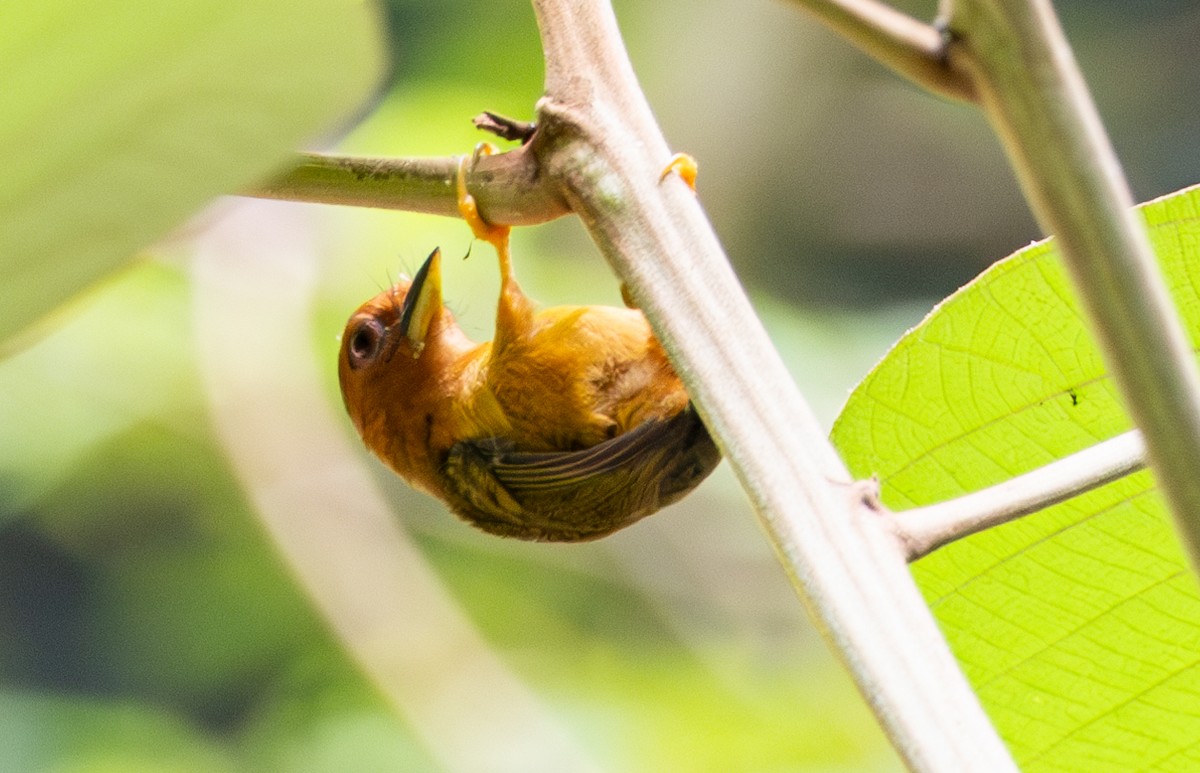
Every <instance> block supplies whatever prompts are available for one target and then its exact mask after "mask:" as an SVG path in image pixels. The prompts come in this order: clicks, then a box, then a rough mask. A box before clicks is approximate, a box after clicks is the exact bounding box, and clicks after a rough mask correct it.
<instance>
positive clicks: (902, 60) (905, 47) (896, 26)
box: [792, 0, 976, 102]
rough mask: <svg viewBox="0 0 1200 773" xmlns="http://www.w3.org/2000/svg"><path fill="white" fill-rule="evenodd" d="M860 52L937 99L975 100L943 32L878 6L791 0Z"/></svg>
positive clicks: (865, 0)
mask: <svg viewBox="0 0 1200 773" xmlns="http://www.w3.org/2000/svg"><path fill="white" fill-rule="evenodd" d="M792 1H793V2H794V3H795V4H796V5H798V6H800V7H801V8H803V9H804V10H805V11H808V12H809V13H810V14H812V15H813V16H814V17H815V18H816V19H817V20H818V21H820V22H822V23H823V24H825V25H826V26H827V27H829V28H830V29H832V30H833V31H834V32H837V33H838V34H840V35H841V36H842V37H844V38H846V40H848V41H849V42H850V43H852V44H854V45H855V46H857V47H858V48H859V49H860V50H861V51H863V52H864V53H866V54H868V55H870V56H871V57H873V58H874V59H875V60H876V61H878V62H879V63H881V64H884V65H886V66H888V67H890V68H892V69H893V70H895V71H896V72H897V73H899V74H900V75H903V76H904V77H905V78H908V79H909V80H911V81H913V82H914V83H916V84H918V85H920V86H924V87H925V88H926V89H928V90H929V91H932V92H934V93H935V94H941V95H942V96H945V97H950V98H951V99H961V100H963V101H965V102H974V101H975V100H976V94H975V84H974V82H973V81H972V80H971V77H970V74H969V73H967V72H964V71H963V70H962V69H961V68H960V67H959V66H958V64H957V63H956V62H955V61H954V60H953V59H952V58H950V57H948V56H947V51H946V47H945V41H944V38H943V35H942V32H941V30H939V29H938V28H937V27H935V26H933V25H932V24H926V23H924V22H922V21H918V20H917V19H914V18H913V17H911V16H908V15H907V14H904V13H901V12H900V11H897V10H896V9H895V8H892V7H891V6H889V5H887V4H885V3H881V2H878V1H877V0H792Z"/></svg>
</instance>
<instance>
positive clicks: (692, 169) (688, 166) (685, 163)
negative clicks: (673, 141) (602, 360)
mask: <svg viewBox="0 0 1200 773" xmlns="http://www.w3.org/2000/svg"><path fill="white" fill-rule="evenodd" d="M698 172H699V165H698V164H697V163H696V159H694V158H692V157H691V156H689V155H688V154H687V153H676V154H675V155H673V156H671V160H670V161H669V162H667V165H666V166H664V167H663V170H662V172H661V173H660V174H659V175H658V181H659V182H662V181H663V180H665V179H667V177H669V176H670V175H671V174H672V173H674V174H677V175H679V177H680V179H682V180H683V181H684V182H685V183H687V187H689V188H691V189H692V190H696V175H697V173H698ZM621 300H622V301H624V302H625V306H626V307H627V308H630V309H636V308H638V305H637V302H635V301H634V300H633V293H631V292H629V286H628V285H627V284H625V283H624V282H622V283H621Z"/></svg>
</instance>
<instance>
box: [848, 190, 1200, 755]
mask: <svg viewBox="0 0 1200 773" xmlns="http://www.w3.org/2000/svg"><path fill="white" fill-rule="evenodd" d="M1141 211H1142V214H1143V215H1144V217H1145V219H1146V221H1147V223H1148V224H1149V227H1150V232H1151V238H1152V241H1153V243H1154V246H1155V249H1156V250H1157V253H1158V255H1159V259H1160V261H1161V263H1162V267H1163V270H1164V271H1165V272H1166V276H1167V282H1168V285H1169V286H1170V287H1171V288H1172V292H1173V293H1174V297H1175V300H1176V303H1177V304H1178V305H1179V307H1180V310H1181V312H1182V313H1183V315H1184V316H1185V318H1186V321H1187V324H1188V326H1189V328H1190V330H1191V332H1192V335H1193V340H1195V337H1196V334H1197V333H1200V292H1198V288H1197V279H1200V277H1198V276H1197V275H1196V271H1197V266H1200V255H1198V254H1197V245H1198V244H1200V189H1189V190H1186V191H1183V192H1181V193H1179V194H1175V195H1173V196H1170V197H1168V198H1165V199H1162V200H1159V201H1155V202H1153V203H1150V204H1147V205H1145V206H1144V207H1143V208H1142V210H1141ZM1129 426H1130V421H1129V419H1128V418H1127V417H1126V415H1125V414H1124V412H1123V410H1122V409H1121V406H1120V403H1119V401H1118V399H1117V396H1116V393H1115V388H1114V386H1113V384H1112V382H1111V380H1110V379H1109V377H1108V375H1107V373H1106V372H1105V370H1104V366H1103V363H1102V362H1101V360H1100V355H1099V353H1098V351H1097V350H1096V348H1095V345H1094V343H1093V342H1092V340H1091V337H1090V335H1089V333H1088V332H1087V328H1086V325H1085V323H1084V321H1083V319H1082V318H1081V317H1080V315H1079V311H1078V308H1077V303H1076V300H1075V297H1074V295H1073V293H1072V290H1071V288H1070V285H1069V282H1068V279H1067V277H1066V275H1065V273H1064V269H1063V266H1062V264H1061V262H1060V260H1059V258H1058V255H1057V253H1056V248H1055V245H1054V243H1053V241H1046V242H1041V243H1039V244H1035V245H1032V246H1030V247H1029V248H1027V249H1025V250H1022V251H1020V252H1018V253H1016V254H1015V255H1013V256H1012V257H1010V258H1009V259H1007V260H1004V261H1001V262H1000V263H997V264H996V265H995V266H993V267H992V268H991V269H989V270H988V271H986V272H985V273H984V274H982V275H981V276H980V277H979V278H978V279H976V280H975V281H974V282H972V283H971V284H970V285H968V286H967V287H965V288H964V289H962V290H961V291H959V292H958V293H957V294H955V295H954V296H952V297H951V298H950V299H949V300H947V301H946V302H945V303H943V304H942V305H941V306H939V307H938V308H937V309H936V310H935V311H934V312H933V313H932V314H930V315H929V317H928V318H927V319H926V320H925V321H924V322H923V323H921V325H919V326H918V327H917V328H915V329H914V330H912V331H911V332H909V334H908V335H906V336H905V337H904V338H903V339H901V341H900V342H899V343H898V344H897V345H896V347H895V348H894V349H893V350H892V351H891V352H890V353H889V354H888V356H887V357H886V358H885V359H884V360H883V362H881V363H880V364H879V365H878V366H877V367H876V368H875V370H874V371H872V372H871V374H870V375H869V376H868V377H867V378H866V380H864V381H863V383H862V384H861V385H860V386H859V387H858V388H857V389H856V390H855V391H854V393H853V395H851V398H850V401H849V402H848V403H847V405H846V407H845V409H844V411H843V413H842V415H841V417H840V418H839V419H838V421H837V423H836V425H835V427H834V431H833V439H834V442H835V443H836V444H837V446H838V447H839V448H840V449H841V451H842V453H843V454H844V456H845V458H846V460H847V462H848V463H849V465H850V467H851V469H852V471H853V472H854V474H855V475H858V476H863V477H865V476H868V475H871V474H877V475H878V476H879V477H880V480H881V482H882V484H883V495H884V500H885V501H886V502H887V504H888V505H889V506H890V507H893V508H897V509H903V508H906V507H910V506H913V505H919V504H925V503H930V502H935V501H940V500H944V499H947V498H950V497H953V496H956V495H958V494H961V493H964V492H967V491H973V490H976V489H979V488H983V487H985V486H988V485H991V484H994V483H997V482H999V481H1001V480H1004V479H1007V478H1009V477H1011V476H1013V475H1016V474H1019V473H1022V472H1026V471H1028V470H1030V469H1033V468H1035V467H1038V466H1041V465H1043V464H1045V463H1047V462H1050V461H1052V460H1054V459H1057V458H1060V457H1062V456H1065V455H1067V454H1070V453H1072V452H1075V451H1078V450H1080V449H1082V448H1084V447H1087V446H1089V445H1092V444H1094V443H1095V442H1097V441H1098V440H1102V439H1104V438H1108V437H1111V436H1113V435H1116V434H1117V433H1119V432H1122V431H1124V430H1126V429H1128V428H1129ZM913 572H914V574H915V576H916V578H917V581H918V583H919V584H920V586H921V588H922V590H923V591H924V593H925V595H926V598H927V599H928V601H929V603H930V605H931V606H932V608H933V610H934V613H935V614H936V616H937V618H938V621H939V622H940V623H941V626H942V628H943V630H944V631H945V632H946V635H947V637H948V638H949V640H950V642H951V645H952V646H953V648H954V651H955V653H956V654H957V656H958V658H959V660H960V662H961V663H962V665H963V668H964V669H965V671H966V673H967V675H968V677H969V678H970V680H971V682H972V683H973V684H974V686H975V688H976V690H977V692H978V693H979V696H980V698H981V699H982V700H983V702H984V704H985V706H986V707H987V709H988V711H989V713H990V715H991V716H992V718H993V719H994V720H995V722H996V723H997V725H998V727H999V729H1000V732H1001V734H1002V735H1003V736H1004V738H1005V739H1006V741H1007V742H1008V744H1009V746H1010V748H1011V749H1012V750H1013V752H1014V754H1015V755H1016V758H1017V761H1018V762H1019V763H1020V764H1021V766H1022V769H1024V770H1030V771H1037V770H1085V769H1086V770H1089V771H1126V770H1134V769H1137V770H1150V769H1154V770H1176V769H1180V770H1182V769H1192V768H1194V766H1195V765H1197V764H1198V763H1200V757H1198V756H1197V751H1196V749H1197V747H1196V745H1195V742H1196V738H1197V737H1198V736H1200V668H1198V665H1200V663H1198V662H1197V658H1196V652H1197V651H1198V650H1200V595H1198V594H1197V588H1196V584H1195V582H1194V580H1193V578H1192V576H1191V574H1190V572H1189V571H1188V568H1187V565H1186V563H1185V561H1184V557H1183V554H1182V553H1181V551H1180V548H1179V546H1178V544H1177V542H1176V540H1175V537H1174V534H1173V532H1172V529H1171V526H1170V523H1169V519H1168V517H1167V514H1166V512H1165V510H1164V507H1163V504H1162V502H1161V500H1160V499H1159V497H1158V495H1157V494H1156V492H1155V490H1154V488H1153V483H1152V480H1151V478H1150V475H1149V474H1148V473H1141V474H1138V475H1134V476H1130V477H1128V478H1125V479H1123V480H1120V481H1118V482H1116V483H1113V484H1111V485H1108V486H1105V487H1104V488H1101V489H1099V490H1097V491H1093V492H1091V493H1089V494H1086V495H1084V496H1080V497H1077V498H1075V499H1073V500H1071V501H1069V502H1066V503H1064V504H1061V505H1058V506H1056V507H1052V508H1049V509H1047V510H1044V511H1042V512H1040V513H1038V514H1036V515H1033V516H1030V517H1028V518H1026V519H1023V520H1020V521H1017V522H1015V523H1011V524H1008V525H1005V526H1002V527H1000V528H996V529H992V530H990V531H988V532H985V533H982V534H978V535H975V536H973V537H971V538H969V539H966V540H962V541H960V542H957V543H954V544H952V545H949V546H947V547H945V548H942V549H941V550H939V551H938V552H936V553H934V554H933V555H931V556H929V557H928V558H925V559H923V560H921V561H920V562H918V563H917V564H916V565H915V566H914V567H913Z"/></svg>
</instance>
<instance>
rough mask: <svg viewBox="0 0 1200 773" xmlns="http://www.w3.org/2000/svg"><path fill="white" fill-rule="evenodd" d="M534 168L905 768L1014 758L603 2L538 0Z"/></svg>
mask: <svg viewBox="0 0 1200 773" xmlns="http://www.w3.org/2000/svg"><path fill="white" fill-rule="evenodd" d="M534 8H535V11H536V13H537V16H538V23H539V26H540V28H541V31H542V41H543V49H544V51H545V54H546V96H545V98H544V99H543V100H542V101H541V102H540V103H539V114H538V127H539V128H538V132H539V134H540V135H542V136H541V140H542V142H543V143H544V144H543V147H542V150H543V155H542V156H541V160H542V166H543V169H545V171H546V173H547V174H548V175H549V177H551V178H552V179H555V180H560V181H562V184H563V186H564V187H563V196H564V198H565V199H566V200H567V201H568V203H569V204H570V205H571V207H572V209H574V210H575V211H576V212H577V213H578V214H579V216H580V217H581V218H582V220H583V222H584V224H585V225H586V226H587V228H588V230H589V231H590V232H591V234H592V236H593V238H594V239H595V240H596V242H597V243H598V244H599V246H600V248H601V250H602V252H603V253H604V254H605V256H606V257H607V258H608V260H609V262H610V263H611V264H612V265H613V267H614V268H615V269H616V271H617V273H618V274H619V275H620V276H621V278H622V279H623V280H624V281H625V282H626V283H627V284H628V286H629V288H630V289H631V291H632V294H633V297H634V298H635V299H636V300H637V301H638V303H639V304H640V305H641V307H642V309H643V310H644V311H645V312H646V314H647V316H648V317H649V319H650V320H651V323H652V324H653V325H654V328H655V331H656V332H657V334H658V336H659V338H660V340H662V341H663V343H664V345H665V346H666V347H667V348H668V350H669V352H670V355H671V358H672V361H673V362H674V364H675V366H676V369H677V370H678V371H679V373H680V375H681V376H682V377H683V379H684V381H685V382H686V384H687V386H688V390H689V393H690V394H691V395H692V397H693V398H694V400H695V402H696V403H697V405H698V406H699V408H700V411H701V412H702V414H703V415H704V418H705V422H706V423H707V424H708V426H709V428H710V430H712V432H713V434H714V436H715V437H717V438H718V442H719V443H720V445H721V447H722V450H723V451H724V453H725V455H726V457H727V458H728V459H729V460H730V463H731V464H732V465H733V467H734V469H735V471H736V472H737V474H738V476H739V477H740V478H741V481H742V483H743V485H744V487H745V488H746V490H747V492H748V493H749V494H750V497H751V499H752V500H753V502H754V505H755V507H756V510H757V512H758V514H759V516H760V519H761V521H762V524H763V526H764V528H765V529H766V531H767V532H768V534H769V535H770V537H771V540H772V542H773V543H774V545H775V547H776V549H777V551H778V553H779V556H780V559H781V561H782V562H783V564H784V566H785V568H786V569H787V570H788V572H789V574H790V576H791V577H792V579H793V582H794V584H795V585H796V588H797V590H798V592H799V593H800V594H801V595H802V596H803V597H804V599H805V600H806V601H807V602H808V603H809V606H810V609H811V610H812V611H813V613H814V614H815V615H816V616H817V617H818V618H819V622H820V624H821V627H822V628H823V629H824V630H825V631H826V632H827V634H828V636H829V638H830V640H831V641H832V643H833V644H834V645H835V646H836V647H837V649H838V651H839V652H840V653H841V654H842V656H843V657H844V659H845V661H846V663H847V665H848V666H849V667H850V670H851V672H852V673H853V675H854V677H855V679H856V680H857V682H858V685H859V688H860V690H861V691H862V693H863V695H864V696H865V697H866V698H867V700H868V701H870V702H871V704H872V705H873V707H874V709H875V711H876V714H877V715H878V717H879V718H880V721H881V722H882V723H883V725H884V727H885V729H886V730H887V732H888V733H889V734H890V736H891V738H892V740H893V743H894V744H895V745H896V747H897V749H898V750H899V751H900V753H901V755H902V756H903V757H904V758H905V759H906V760H907V762H908V764H909V765H910V766H911V767H912V768H913V769H915V770H922V771H954V772H955V773H961V772H963V771H985V770H986V771H1002V770H1003V771H1007V770H1014V767H1013V763H1012V760H1011V758H1010V756H1009V754H1008V751H1007V750H1006V749H1005V748H1004V746H1003V744H1002V743H1001V742H1000V740H999V738H998V737H997V735H996V733H995V730H994V729H993V728H992V727H991V725H990V724H989V723H988V720H987V717H986V716H985V715H984V713H983V710H982V708H981V707H980V705H979V702H978V699H977V698H976V696H975V694H974V693H973V692H972V691H971V690H970V688H969V687H968V685H967V683H966V680H965V679H964V678H963V675H962V673H961V671H959V669H958V666H957V664H956V663H955V661H954V658H953V656H952V655H951V654H950V652H949V650H948V648H947V646H946V641H945V639H944V638H943V637H942V636H941V634H940V632H939V631H938V629H937V626H936V625H935V624H934V622H933V618H932V616H931V615H930V612H929V609H928V608H927V607H926V605H925V603H924V601H923V599H922V598H921V595H920V593H919V592H918V591H917V589H916V586H915V584H914V583H913V580H912V576H911V575H910V574H909V572H908V569H907V565H906V564H905V562H904V560H903V556H902V553H901V550H900V549H899V544H898V541H897V540H896V539H895V538H894V536H893V535H891V534H889V533H888V532H887V530H886V529H884V528H882V527H881V526H880V524H879V520H880V519H879V518H878V517H877V515H876V513H875V511H874V510H873V509H872V507H871V504H870V502H869V501H868V500H867V499H865V498H864V497H863V496H862V490H861V488H860V487H859V486H857V485H856V484H854V483H852V482H851V481H850V478H849V475H848V473H847V471H846V469H845V467H844V466H843V465H842V463H841V460H840V459H839V458H838V457H837V454H836V452H835V451H834V450H833V448H832V447H831V446H830V444H829V443H828V441H827V440H826V438H825V434H824V432H823V431H822V430H821V428H820V427H819V426H818V424H817V422H816V421H815V419H814V418H813V416H812V414H811V412H810V410H809V408H808V406H807V405H806V404H805V403H804V401H803V399H802V398H801V397H800V395H799V393H798V392H797V390H796V387H795V384H794V382H793V381H792V379H791V377H790V375H789V374H788V371H787V369H786V368H785V367H784V366H783V363H782V362H781V361H780V359H779V356H778V354H777V353H776V351H775V350H774V347H773V346H772V345H771V343H770V340H769V339H768V338H767V336H766V334H765V332H764V330H763V328H762V325H761V323H760V322H759V320H758V319H757V317H756V316H755V314H754V310H753V309H752V308H751V306H750V303H749V301H748V300H747V299H746V296H745V293H744V292H743V291H742V290H741V286H740V284H739V283H738V281H737V278H736V277H735V276H734V275H733V272H732V270H731V268H730V266H729V262H728V260H727V258H726V257H725V255H724V253H723V251H722V250H721V246H720V244H719V243H718V242H717V239H716V236H715V235H714V233H713V231H712V228H711V226H710V224H709V223H708V220H707V219H706V218H705V216H704V213H703V211H702V210H701V208H700V206H699V204H698V203H697V201H696V198H695V196H694V194H693V193H692V191H691V190H689V189H688V188H687V186H685V185H683V184H682V183H681V182H680V181H679V180H676V179H673V178H667V180H666V181H664V182H662V183H661V184H660V182H659V172H660V170H661V169H662V168H663V166H664V165H665V164H666V163H667V161H668V159H669V158H670V155H671V154H670V151H669V149H668V147H667V144H666V141H665V140H664V139H663V136H662V133H661V131H660V130H659V128H658V126H657V124H656V123H655V121H654V118H653V115H652V114H651V112H650V108H649V106H648V105H647V104H646V100H645V97H644V95H643V94H642V92H641V90H640V88H639V87H638V85H637V81H636V78H635V77H634V74H633V69H632V67H631V65H630V64H629V60H628V57H627V55H626V52H625V50H624V47H623V45H622V43H621V39H620V35H619V33H618V31H617V26H616V20H615V18H614V17H613V15H612V10H611V8H610V7H609V5H608V3H606V2H604V0H534Z"/></svg>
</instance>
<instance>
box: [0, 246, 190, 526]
mask: <svg viewBox="0 0 1200 773" xmlns="http://www.w3.org/2000/svg"><path fill="white" fill-rule="evenodd" d="M2 238H3V237H0V239H2ZM74 306H75V308H74V309H73V312H74V313H73V314H72V315H71V316H70V318H69V319H68V320H66V321H65V323H64V324H62V325H61V326H59V327H58V328H57V329H55V330H54V331H53V332H51V333H50V334H49V335H47V336H46V337H45V338H43V339H42V340H41V341H39V342H38V343H37V345H36V346H31V347H29V348H28V349H24V350H22V351H20V352H18V353H16V354H15V355H13V356H12V357H9V358H7V359H4V360H0V394H3V395H4V399H3V400H0V441H2V442H0V481H2V482H3V494H4V496H3V503H4V507H3V508H0V525H3V522H4V520H5V511H7V512H8V513H10V514H11V513H15V512H19V511H20V510H22V509H25V508H28V507H31V506H32V505H33V504H34V503H35V502H36V500H37V499H38V498H39V497H40V496H42V495H44V494H45V493H46V492H47V491H49V490H51V489H52V488H53V487H54V486H56V485H57V484H58V482H59V480H60V479H61V478H62V477H64V476H67V475H70V474H72V468H73V465H75V464H76V463H77V462H78V461H79V460H80V459H81V458H82V457H83V456H85V455H86V454H87V453H89V452H90V450H91V449H92V448H93V447H95V446H97V445H100V444H103V443H104V442H106V441H107V440H108V439H110V438H112V437H114V436H116V435H118V434H120V433H122V432H124V431H126V430H127V429H128V428H129V427H131V426H134V425H136V424H138V423H139V422H143V421H148V420H149V421H153V422H156V423H158V424H160V425H169V426H172V427H174V428H176V429H177V430H178V431H179V432H180V434H181V435H187V434H189V433H192V434H194V433H195V432H196V429H195V428H196V427H198V426H202V423H201V422H199V421H198V416H202V415H203V414H202V413H201V408H200V404H201V398H200V393H199V377H198V376H197V375H196V371H195V368H194V366H193V364H192V345H191V330H190V323H191V307H190V303H189V299H188V287H187V284H186V283H185V279H184V277H183V275H182V272H180V271H179V270H178V269H175V268H173V267H170V266H165V265H162V264H158V263H150V262H147V263H144V264H142V265H141V266H139V267H138V268H137V270H133V271H127V272H124V273H123V274H121V275H120V276H117V277H114V279H113V280H112V281H110V282H108V283H107V284H106V287H105V288H104V292H98V293H93V294H91V295H89V296H88V297H87V299H86V301H85V302H83V303H79V304H74ZM91 504H92V509H93V510H94V516H93V517H94V518H95V519H97V520H102V519H104V518H105V517H106V516H107V514H108V511H107V510H106V509H105V508H103V507H99V506H97V504H98V503H96V502H95V501H94V500H93V501H92V503H91Z"/></svg>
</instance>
